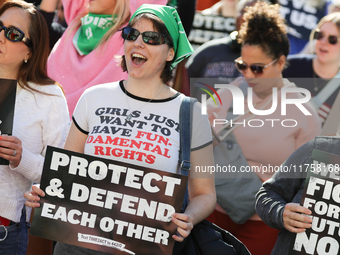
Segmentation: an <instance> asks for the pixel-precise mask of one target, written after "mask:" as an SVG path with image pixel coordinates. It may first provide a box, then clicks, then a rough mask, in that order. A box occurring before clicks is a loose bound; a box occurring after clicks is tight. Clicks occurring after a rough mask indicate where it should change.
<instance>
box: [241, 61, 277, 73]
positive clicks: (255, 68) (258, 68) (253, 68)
mask: <svg viewBox="0 0 340 255" xmlns="http://www.w3.org/2000/svg"><path fill="white" fill-rule="evenodd" d="M276 61H277V59H275V60H273V61H272V62H270V63H269V64H268V65H250V66H248V65H247V64H245V63H244V62H243V61H242V60H241V59H239V58H238V59H235V65H236V68H237V69H238V70H239V72H240V73H241V72H244V71H245V70H246V69H247V68H248V67H249V68H250V70H251V71H252V72H253V74H262V73H263V70H264V69H265V68H267V67H268V66H270V65H272V64H274V63H275V62H276Z"/></svg>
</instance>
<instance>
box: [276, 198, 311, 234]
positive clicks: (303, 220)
mask: <svg viewBox="0 0 340 255" xmlns="http://www.w3.org/2000/svg"><path fill="white" fill-rule="evenodd" d="M304 214H307V215H310V214H312V212H311V211H310V210H309V209H307V208H305V207H303V206H301V205H299V204H297V203H288V204H286V206H285V209H284V211H283V216H282V219H283V224H284V226H285V228H286V229H287V230H288V231H290V232H293V233H301V232H304V231H305V230H306V228H311V227H312V221H313V219H312V218H310V217H309V216H307V215H304Z"/></svg>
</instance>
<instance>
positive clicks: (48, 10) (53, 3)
mask: <svg viewBox="0 0 340 255" xmlns="http://www.w3.org/2000/svg"><path fill="white" fill-rule="evenodd" d="M38 10H39V12H40V13H41V14H42V15H43V17H44V18H45V20H46V23H47V27H48V34H49V42H50V49H51V50H52V48H53V46H54V45H55V44H56V43H57V41H58V40H59V39H60V37H61V36H62V35H63V34H64V32H65V30H66V28H67V24H66V22H65V17H64V15H63V13H64V12H63V5H62V2H61V0H42V1H41V4H40V5H39V7H38ZM59 16H61V17H63V20H62V21H61V22H60V23H59V22H56V17H59Z"/></svg>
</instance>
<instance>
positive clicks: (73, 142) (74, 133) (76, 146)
mask: <svg viewBox="0 0 340 255" xmlns="http://www.w3.org/2000/svg"><path fill="white" fill-rule="evenodd" d="M86 139H87V135H85V134H84V133H82V132H81V131H79V129H78V128H77V127H76V125H75V124H74V122H72V125H71V128H70V131H69V134H68V136H67V140H66V143H65V146H64V149H65V150H70V151H74V152H79V153H84V146H85V142H86ZM44 196H45V193H44V191H42V190H41V189H40V187H39V185H33V186H32V190H31V191H28V192H26V193H25V194H24V197H25V198H26V199H27V200H26V202H25V205H26V206H28V207H33V208H34V207H40V203H39V201H40V197H44Z"/></svg>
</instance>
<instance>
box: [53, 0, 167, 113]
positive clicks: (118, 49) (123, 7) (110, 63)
mask: <svg viewBox="0 0 340 255" xmlns="http://www.w3.org/2000/svg"><path fill="white" fill-rule="evenodd" d="M62 3H63V6H64V14H65V19H66V22H67V24H68V25H69V26H68V27H67V29H66V31H65V32H64V34H63V35H62V37H61V38H60V40H59V42H58V43H57V44H56V45H55V46H54V48H53V49H52V51H51V54H50V56H49V58H48V62H47V72H48V75H49V77H51V78H52V79H54V80H56V81H58V82H59V83H60V84H63V87H64V89H65V94H66V98H67V103H68V107H69V112H70V114H72V113H73V110H74V107H75V105H76V103H77V101H78V99H79V97H80V95H81V94H82V93H83V92H84V90H85V89H87V88H89V87H91V86H94V85H97V84H101V83H106V82H112V81H117V80H120V79H124V78H126V74H125V73H123V72H122V70H121V69H120V67H119V59H120V56H121V55H123V43H122V39H121V38H120V33H117V31H118V30H119V29H121V28H122V27H123V25H124V24H126V23H127V22H128V20H129V18H130V15H131V13H133V12H134V11H135V10H136V9H137V8H138V7H139V6H140V5H141V4H143V3H153V4H166V0H130V1H129V0H120V1H111V0H105V1H99V0H94V1H88V0H72V1H71V0H63V1H62Z"/></svg>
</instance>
